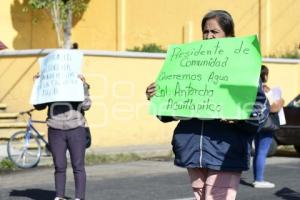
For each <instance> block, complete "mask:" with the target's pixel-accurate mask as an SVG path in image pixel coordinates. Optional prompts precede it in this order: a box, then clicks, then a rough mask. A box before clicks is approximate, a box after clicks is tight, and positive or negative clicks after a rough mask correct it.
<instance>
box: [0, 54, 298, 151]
mask: <svg viewBox="0 0 300 200" xmlns="http://www.w3.org/2000/svg"><path fill="white" fill-rule="evenodd" d="M28 52H29V51H16V52H3V51H2V52H0V66H1V67H0V102H4V103H6V104H8V111H12V112H16V111H21V110H25V109H29V108H31V105H30V104H29V97H30V94H31V88H32V84H33V79H32V77H33V75H35V74H36V72H37V71H39V69H38V64H37V59H38V57H39V56H44V54H45V53H48V52H49V51H48V50H45V51H42V53H41V52H40V53H38V52H39V51H38V50H36V51H35V53H33V54H32V55H28V56H24V55H25V54H28ZM84 52H85V55H86V56H85V58H84V60H85V64H84V67H83V73H84V75H85V77H86V79H87V81H88V82H89V83H90V85H91V97H92V100H93V105H92V108H91V110H90V111H88V112H87V119H88V123H89V126H90V127H91V131H92V134H93V145H95V146H102V147H105V146H109V147H111V146H127V145H143V144H166V143H170V141H171V136H172V132H173V129H174V126H175V125H176V122H175V123H168V124H163V123H161V122H160V121H159V120H157V119H156V118H155V117H154V116H150V115H149V114H148V111H147V109H148V101H147V100H146V97H145V89H146V86H147V85H148V84H149V83H151V82H152V81H154V80H155V79H156V76H157V74H158V72H159V70H160V68H161V66H162V63H163V60H164V54H145V53H122V52H100V51H84ZM17 53H18V54H20V55H19V56H17V55H16V54H17ZM38 55H39V56H38ZM299 62H300V61H299V60H280V59H273V60H270V59H265V64H266V65H267V66H268V67H269V68H270V80H269V85H270V86H271V87H272V86H278V85H279V86H281V87H282V89H283V97H284V99H285V100H286V102H289V101H290V100H291V99H293V98H294V97H295V96H296V95H297V94H298V93H299V92H300V90H299V89H300V85H299V83H300V64H299ZM45 117H46V113H45V112H35V114H34V118H37V119H41V120H42V119H45ZM44 128H45V127H44ZM44 132H46V131H45V130H44Z"/></svg>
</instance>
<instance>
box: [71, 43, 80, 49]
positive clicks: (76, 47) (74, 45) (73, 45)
mask: <svg viewBox="0 0 300 200" xmlns="http://www.w3.org/2000/svg"><path fill="white" fill-rule="evenodd" d="M78 47H79V45H78V43H77V42H74V43H73V44H72V47H71V49H78Z"/></svg>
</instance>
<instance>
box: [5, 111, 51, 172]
mask: <svg viewBox="0 0 300 200" xmlns="http://www.w3.org/2000/svg"><path fill="white" fill-rule="evenodd" d="M34 110H35V109H30V110H27V111H23V112H20V113H19V115H20V116H23V117H24V115H25V114H27V115H28V116H29V119H28V120H27V127H26V130H24V131H18V132H16V133H14V134H13V135H12V136H11V137H10V139H9V140H8V143H7V155H8V158H9V159H10V160H11V161H12V162H13V163H14V164H15V165H16V166H17V167H19V168H32V167H36V166H37V165H38V163H39V162H40V159H41V154H42V145H41V142H40V141H42V142H43V143H44V144H45V147H46V151H48V152H50V151H49V144H48V142H47V141H46V140H45V139H44V137H43V136H42V135H41V134H40V133H39V131H38V130H37V129H36V128H35V127H34V126H33V123H46V122H45V121H37V120H32V114H31V113H32V112H33V111H34ZM24 119H25V117H24Z"/></svg>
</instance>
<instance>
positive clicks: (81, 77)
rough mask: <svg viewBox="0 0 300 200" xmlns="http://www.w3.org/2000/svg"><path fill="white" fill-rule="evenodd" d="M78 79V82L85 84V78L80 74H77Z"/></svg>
mask: <svg viewBox="0 0 300 200" xmlns="http://www.w3.org/2000/svg"><path fill="white" fill-rule="evenodd" d="M78 78H80V80H81V81H82V82H83V83H85V78H84V76H83V75H82V74H78Z"/></svg>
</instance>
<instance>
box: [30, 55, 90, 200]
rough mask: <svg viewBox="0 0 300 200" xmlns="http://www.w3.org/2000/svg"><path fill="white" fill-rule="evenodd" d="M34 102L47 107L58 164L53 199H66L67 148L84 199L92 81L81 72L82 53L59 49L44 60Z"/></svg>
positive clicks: (78, 192)
mask: <svg viewBox="0 0 300 200" xmlns="http://www.w3.org/2000/svg"><path fill="white" fill-rule="evenodd" d="M40 63H41V71H40V73H38V74H37V75H36V76H35V77H34V78H35V84H34V87H33V92H32V97H31V102H32V104H33V106H34V107H35V108H36V109H37V110H42V109H45V108H48V112H47V125H48V141H49V146H50V151H51V153H52V157H53V163H54V167H55V173H54V178H55V191H56V197H55V199H54V200H65V186H66V170H67V157H66V153H67V150H68V151H69V153H70V158H71V164H72V168H73V174H74V181H75V200H84V199H85V190H86V172H85V149H86V138H87V132H86V129H85V123H86V119H85V116H84V114H85V111H86V110H88V109H89V108H90V106H91V99H90V97H89V85H88V84H87V83H86V81H85V78H84V77H83V76H82V75H78V74H79V73H80V68H81V63H82V53H81V52H79V51H75V50H57V51H54V52H52V53H50V54H49V55H47V56H46V57H45V58H43V59H42V60H41V62H40Z"/></svg>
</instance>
